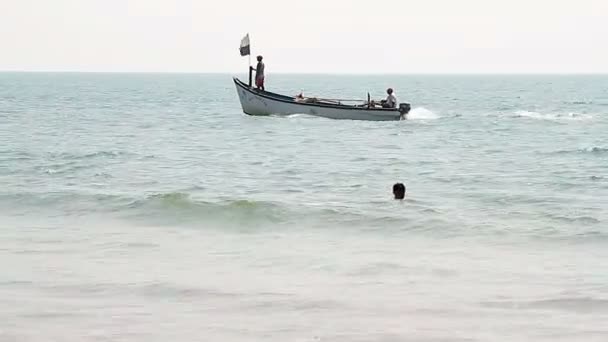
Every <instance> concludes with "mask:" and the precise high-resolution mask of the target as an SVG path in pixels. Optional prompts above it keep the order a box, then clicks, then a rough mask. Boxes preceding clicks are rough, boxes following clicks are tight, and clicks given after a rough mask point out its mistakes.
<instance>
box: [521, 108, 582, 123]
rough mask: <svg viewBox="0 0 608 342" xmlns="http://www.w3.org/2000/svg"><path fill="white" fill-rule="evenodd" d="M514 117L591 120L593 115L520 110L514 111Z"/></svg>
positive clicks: (550, 119)
mask: <svg viewBox="0 0 608 342" xmlns="http://www.w3.org/2000/svg"><path fill="white" fill-rule="evenodd" d="M513 117H514V118H528V119H535V120H547V121H587V120H592V119H593V116H592V115H589V114H580V113H566V114H544V113H539V112H531V111H527V110H520V111H517V112H515V114H514V115H513Z"/></svg>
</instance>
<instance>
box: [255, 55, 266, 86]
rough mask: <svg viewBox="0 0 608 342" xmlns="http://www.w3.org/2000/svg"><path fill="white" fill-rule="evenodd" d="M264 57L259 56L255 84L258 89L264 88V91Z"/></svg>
mask: <svg viewBox="0 0 608 342" xmlns="http://www.w3.org/2000/svg"><path fill="white" fill-rule="evenodd" d="M262 59H263V57H262V56H258V65H257V66H256V67H255V69H254V70H255V86H256V87H257V88H258V89H262V91H264V90H265V89H264V67H265V66H264V62H262Z"/></svg>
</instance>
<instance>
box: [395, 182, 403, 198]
mask: <svg viewBox="0 0 608 342" xmlns="http://www.w3.org/2000/svg"><path fill="white" fill-rule="evenodd" d="M393 195H395V199H404V198H405V185H403V183H395V185H393Z"/></svg>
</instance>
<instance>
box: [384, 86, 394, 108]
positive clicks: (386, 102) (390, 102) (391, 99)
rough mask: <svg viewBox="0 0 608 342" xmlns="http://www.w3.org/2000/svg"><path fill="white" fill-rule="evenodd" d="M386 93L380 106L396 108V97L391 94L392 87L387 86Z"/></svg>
mask: <svg viewBox="0 0 608 342" xmlns="http://www.w3.org/2000/svg"><path fill="white" fill-rule="evenodd" d="M386 93H387V94H388V96H387V97H386V100H382V102H381V104H382V108H397V98H396V97H395V94H393V88H388V89H387V90H386Z"/></svg>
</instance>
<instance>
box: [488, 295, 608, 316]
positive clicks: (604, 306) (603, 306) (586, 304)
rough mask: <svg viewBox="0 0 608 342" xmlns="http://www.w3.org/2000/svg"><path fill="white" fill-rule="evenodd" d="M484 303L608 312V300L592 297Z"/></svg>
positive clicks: (493, 306)
mask: <svg viewBox="0 0 608 342" xmlns="http://www.w3.org/2000/svg"><path fill="white" fill-rule="evenodd" d="M482 305H484V306H486V307H490V308H501V309H520V310H521V309H523V310H526V309H544V310H564V311H573V312H580V313H604V312H608V300H606V299H602V298H591V297H580V298H577V297H574V298H555V299H541V300H535V301H526V302H516V301H507V302H502V301H500V302H483V303H482Z"/></svg>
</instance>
